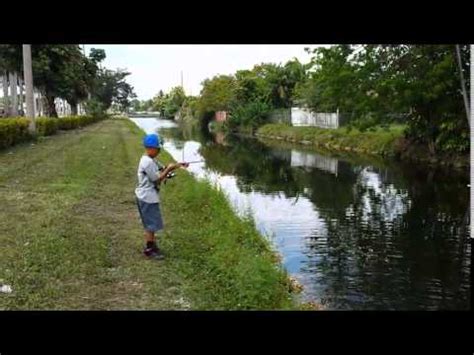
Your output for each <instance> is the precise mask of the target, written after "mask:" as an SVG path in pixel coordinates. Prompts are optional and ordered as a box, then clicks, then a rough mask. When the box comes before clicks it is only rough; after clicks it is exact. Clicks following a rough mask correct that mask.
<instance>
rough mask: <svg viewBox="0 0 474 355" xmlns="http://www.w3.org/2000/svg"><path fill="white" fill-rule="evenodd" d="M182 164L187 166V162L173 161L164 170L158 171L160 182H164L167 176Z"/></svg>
mask: <svg viewBox="0 0 474 355" xmlns="http://www.w3.org/2000/svg"><path fill="white" fill-rule="evenodd" d="M182 166H184V167H187V166H188V164H187V163H171V164H168V165H167V166H166V167H165V168H164V169H163V170H161V171H159V172H158V180H159V182H160V183H161V182H163V181H164V180H165V179H166V176H167V175H168V174H169V173H170V172H172V171H173V170H175V169H178V168H181V167H182Z"/></svg>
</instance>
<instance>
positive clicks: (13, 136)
mask: <svg viewBox="0 0 474 355" xmlns="http://www.w3.org/2000/svg"><path fill="white" fill-rule="evenodd" d="M105 117H106V116H105V115H103V116H92V115H87V116H66V117H59V118H52V117H38V118H37V119H36V120H35V123H36V131H37V135H38V136H50V135H53V134H55V133H56V132H57V131H58V130H69V129H75V128H80V127H84V126H87V125H89V124H91V123H94V122H97V121H100V120H101V119H104V118H105ZM28 125H29V120H28V119H27V118H23V117H18V118H3V119H0V148H6V147H9V146H12V145H14V144H17V143H20V142H24V141H26V140H29V139H31V138H32V136H31V135H30V134H29V132H28Z"/></svg>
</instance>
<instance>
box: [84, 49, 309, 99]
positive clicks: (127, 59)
mask: <svg viewBox="0 0 474 355" xmlns="http://www.w3.org/2000/svg"><path fill="white" fill-rule="evenodd" d="M305 47H311V48H315V47H317V45H303V44H302V45H89V44H88V45H86V50H87V52H89V50H90V48H103V49H105V51H106V55H107V58H106V59H105V62H104V65H105V66H106V67H108V68H110V69H116V68H127V69H128V70H129V71H130V72H131V73H132V74H131V75H130V76H129V79H128V81H129V82H130V83H131V84H132V85H133V86H134V88H135V92H136V93H137V95H138V98H139V99H142V100H143V99H148V98H151V97H153V96H154V95H155V94H156V93H157V92H158V91H159V90H160V89H161V90H163V91H165V92H166V91H169V90H170V89H171V88H172V87H173V86H177V85H180V82H181V71H183V82H184V88H185V91H186V93H187V94H188V95H189V94H192V95H197V94H199V91H200V90H201V82H202V81H203V80H204V79H206V78H210V77H212V76H214V75H217V74H232V73H234V72H235V71H237V70H240V69H250V68H252V67H253V66H254V65H255V64H259V63H263V62H272V63H285V62H286V61H288V60H290V59H292V58H294V57H296V58H298V59H299V60H300V61H301V62H307V61H308V60H309V58H310V56H309V55H308V54H307V53H306V52H305V51H304V48H305Z"/></svg>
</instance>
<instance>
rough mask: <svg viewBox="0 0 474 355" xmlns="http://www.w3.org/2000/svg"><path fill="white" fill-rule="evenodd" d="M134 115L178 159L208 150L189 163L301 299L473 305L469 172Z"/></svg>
mask: <svg viewBox="0 0 474 355" xmlns="http://www.w3.org/2000/svg"><path fill="white" fill-rule="evenodd" d="M134 121H135V122H137V124H139V125H140V126H141V127H144V128H145V130H147V131H153V130H155V129H159V130H160V133H161V134H162V135H164V136H165V149H166V150H167V151H168V152H170V153H171V155H172V156H173V157H174V158H175V159H176V160H182V159H183V158H184V160H188V161H189V160H205V163H200V164H193V165H191V166H190V168H189V169H190V171H191V172H192V173H193V174H194V175H195V176H197V177H198V178H201V179H207V180H209V181H211V182H212V183H213V184H215V185H216V186H217V187H218V188H220V189H222V191H224V192H225V193H226V195H227V196H228V198H229V201H230V203H231V205H232V206H233V208H234V209H235V210H236V211H237V212H238V213H239V214H241V215H244V214H247V213H250V214H251V215H252V216H253V217H254V219H255V221H256V225H257V228H258V229H259V230H260V231H261V233H262V234H263V235H266V236H267V237H268V238H270V239H271V241H272V243H273V245H274V246H275V248H276V249H277V250H279V251H280V252H281V254H282V256H283V263H284V265H285V267H286V268H287V270H288V271H289V272H290V273H292V274H293V275H295V276H296V277H297V278H299V279H300V281H301V282H302V283H303V284H304V286H305V292H304V295H303V297H304V298H305V299H308V300H310V299H311V300H316V301H319V302H324V303H326V304H327V306H328V307H329V308H331V309H467V308H469V307H470V305H469V299H470V282H469V279H470V254H471V247H470V241H469V238H468V236H469V221H468V216H469V190H468V189H467V187H466V185H467V183H468V178H469V176H468V174H461V175H455V174H453V173H452V174H446V173H444V172H440V171H434V170H429V169H424V168H420V167H416V166H413V165H411V166H410V165H400V164H394V163H389V162H382V163H380V162H377V163H371V162H368V161H360V159H359V160H357V159H356V160H354V159H346V158H336V157H334V156H331V155H328V154H324V153H316V152H313V151H305V150H304V149H301V148H295V147H291V146H290V147H288V146H282V145H273V144H272V145H269V144H263V143H262V142H259V141H258V140H255V139H244V138H239V137H234V136H227V137H225V136H218V137H212V136H210V135H209V134H208V133H206V132H199V131H193V130H188V129H179V128H177V127H176V125H175V124H174V123H172V122H170V121H162V120H153V119H143V120H137V119H134Z"/></svg>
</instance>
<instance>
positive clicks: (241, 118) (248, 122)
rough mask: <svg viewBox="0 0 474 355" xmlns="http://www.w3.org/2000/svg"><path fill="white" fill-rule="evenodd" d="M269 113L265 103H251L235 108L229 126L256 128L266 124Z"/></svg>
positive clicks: (269, 109) (269, 110)
mask: <svg viewBox="0 0 474 355" xmlns="http://www.w3.org/2000/svg"><path fill="white" fill-rule="evenodd" d="M270 112H271V107H270V106H269V105H268V104H266V103H265V102H260V101H251V102H249V103H247V104H245V105H241V106H237V107H235V108H234V109H233V110H232V114H231V115H230V119H229V125H230V126H231V127H232V128H236V127H238V126H243V127H251V128H252V129H254V128H257V127H259V126H261V125H263V124H264V123H266V121H267V119H268V116H269V114H270Z"/></svg>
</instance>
